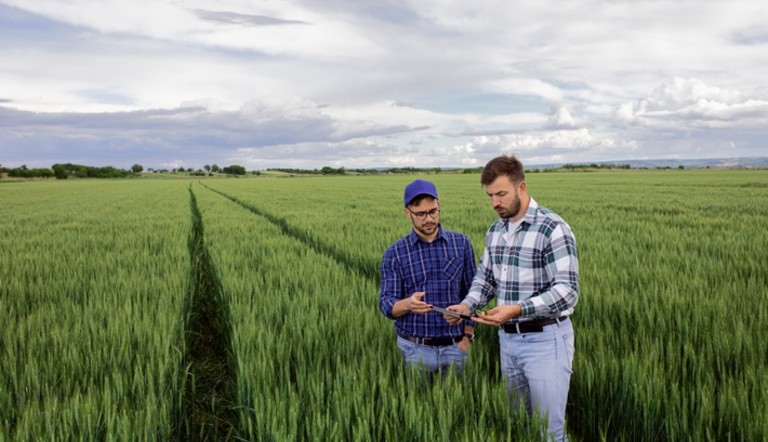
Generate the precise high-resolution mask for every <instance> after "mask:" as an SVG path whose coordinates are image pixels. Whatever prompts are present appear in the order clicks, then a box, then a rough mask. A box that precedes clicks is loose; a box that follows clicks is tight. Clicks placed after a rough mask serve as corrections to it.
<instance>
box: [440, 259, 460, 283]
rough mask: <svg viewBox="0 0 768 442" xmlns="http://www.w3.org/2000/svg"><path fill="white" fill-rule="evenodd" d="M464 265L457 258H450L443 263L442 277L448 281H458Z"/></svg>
mask: <svg viewBox="0 0 768 442" xmlns="http://www.w3.org/2000/svg"><path fill="white" fill-rule="evenodd" d="M463 270H464V266H463V265H462V262H461V260H460V259H459V258H451V259H449V260H448V261H446V262H445V264H444V265H443V270H442V271H443V277H445V279H447V280H448V281H458V280H459V279H461V274H462V273H463Z"/></svg>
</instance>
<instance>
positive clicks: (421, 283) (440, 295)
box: [379, 227, 476, 338]
mask: <svg viewBox="0 0 768 442" xmlns="http://www.w3.org/2000/svg"><path fill="white" fill-rule="evenodd" d="M475 266H476V264H475V252H474V251H473V250H472V244H471V243H470V242H469V238H467V237H466V236H465V235H462V234H461V233H456V232H451V231H449V230H443V228H442V227H440V231H439V232H438V234H437V237H436V238H435V240H434V241H432V242H431V243H428V242H426V241H423V240H422V239H421V238H419V236H418V235H417V234H416V233H415V232H414V231H413V230H411V233H410V234H408V235H406V236H404V237H402V238H400V239H399V240H397V241H396V242H395V243H394V244H392V245H391V246H389V248H387V250H386V252H384V257H383V258H382V260H381V288H380V289H379V308H380V309H381V311H382V313H384V315H385V316H387V317H388V318H390V319H395V329H396V330H397V334H398V335H401V336H417V337H423V338H440V337H448V336H450V337H459V336H462V335H463V333H464V325H465V324H464V323H459V324H456V325H450V324H448V322H447V321H446V320H445V318H443V315H442V314H441V313H437V312H428V313H425V314H415V313H406V314H405V315H403V316H401V317H399V318H393V317H392V307H393V306H394V305H395V302H397V301H399V300H401V299H405V298H407V297H409V296H411V295H413V294H414V293H415V292H422V291H423V292H425V293H426V295H425V296H424V298H423V301H424V302H426V303H428V304H432V305H434V306H437V307H448V306H450V305H454V304H459V303H460V302H461V300H462V299H464V296H465V295H466V294H467V293H468V292H469V287H470V286H471V285H472V279H473V278H474V277H475ZM470 324H472V323H470ZM472 325H474V324H472Z"/></svg>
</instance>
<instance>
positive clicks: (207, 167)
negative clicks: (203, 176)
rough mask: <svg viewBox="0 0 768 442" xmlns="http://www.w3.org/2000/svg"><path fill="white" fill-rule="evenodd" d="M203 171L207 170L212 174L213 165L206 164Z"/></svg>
mask: <svg viewBox="0 0 768 442" xmlns="http://www.w3.org/2000/svg"><path fill="white" fill-rule="evenodd" d="M203 169H205V171H206V172H210V171H211V165H210V164H206V165H205V166H203Z"/></svg>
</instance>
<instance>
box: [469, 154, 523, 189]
mask: <svg viewBox="0 0 768 442" xmlns="http://www.w3.org/2000/svg"><path fill="white" fill-rule="evenodd" d="M502 175H506V176H508V177H509V179H510V181H512V182H513V183H519V182H522V181H525V168H524V167H523V163H521V162H520V160H518V159H517V157H515V156H514V155H512V156H510V155H502V156H499V157H496V158H494V159H492V160H491V161H488V164H486V165H485V168H483V173H482V174H481V175H480V184H482V185H483V186H487V185H489V184H491V183H493V182H494V181H496V178H498V177H500V176H502Z"/></svg>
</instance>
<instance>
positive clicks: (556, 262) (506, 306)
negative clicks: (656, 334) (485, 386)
mask: <svg viewBox="0 0 768 442" xmlns="http://www.w3.org/2000/svg"><path fill="white" fill-rule="evenodd" d="M480 181H481V184H482V185H483V187H484V188H485V191H486V193H487V194H488V197H489V198H490V200H491V204H492V205H493V208H494V209H495V210H496V212H497V213H498V214H499V219H498V220H497V221H496V222H495V223H493V225H491V227H490V229H489V230H488V234H487V236H486V240H485V251H484V252H483V256H482V258H481V260H480V265H479V266H478V269H477V275H476V276H475V279H474V281H473V282H472V287H471V288H470V290H469V294H468V295H467V296H466V297H465V298H464V300H463V301H462V302H461V303H460V304H457V305H454V306H451V307H449V310H453V311H456V312H459V313H462V314H464V315H471V314H472V312H474V311H475V310H476V309H478V308H482V307H484V306H485V305H486V304H488V302H489V301H490V300H491V299H492V298H494V297H496V307H494V308H492V309H491V310H489V311H487V312H485V313H477V316H475V317H474V318H473V319H474V320H475V321H476V322H478V323H482V324H488V325H494V326H498V327H500V330H499V347H500V360H501V371H502V374H503V375H504V377H505V378H506V381H507V390H508V392H509V394H510V398H511V399H512V401H513V402H512V404H513V407H514V408H517V407H518V406H519V404H520V401H524V404H525V407H526V410H527V411H528V414H529V415H533V414H534V412H535V411H536V412H538V413H539V415H540V416H542V417H544V416H546V417H547V419H548V427H547V432H548V435H547V437H546V438H547V439H550V438H551V437H554V438H555V440H557V441H564V440H565V441H567V440H568V434H567V432H566V430H565V408H566V404H567V402H568V389H569V386H570V379H571V372H572V363H573V352H574V336H573V328H572V325H571V321H570V320H569V316H570V315H571V314H573V310H574V307H575V305H576V302H577V300H578V297H579V262H578V256H577V253H576V240H575V238H574V236H573V232H572V231H571V228H570V226H569V225H568V224H567V223H566V222H565V221H564V220H563V219H562V218H560V217H559V216H558V215H557V214H555V213H553V212H552V211H550V210H548V209H545V208H544V207H541V206H539V205H538V203H537V202H536V201H535V200H534V199H533V198H531V197H530V196H528V192H527V188H526V183H525V171H524V168H523V165H522V163H520V161H519V160H518V159H517V158H515V157H514V156H506V155H504V156H500V157H497V158H494V159H493V160H491V161H490V162H488V164H486V166H485V168H484V169H483V173H482V175H481V178H480ZM445 319H446V320H447V321H448V322H449V323H453V324H456V323H459V322H460V321H461V319H458V318H456V317H453V316H447V315H446V316H445Z"/></svg>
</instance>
